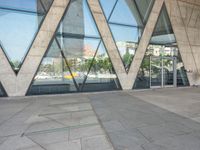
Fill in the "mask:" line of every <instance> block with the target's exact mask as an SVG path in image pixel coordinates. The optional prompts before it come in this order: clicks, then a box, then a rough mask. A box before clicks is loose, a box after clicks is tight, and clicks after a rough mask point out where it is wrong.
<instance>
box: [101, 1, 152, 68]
mask: <svg viewBox="0 0 200 150" xmlns="http://www.w3.org/2000/svg"><path fill="white" fill-rule="evenodd" d="M147 1H148V2H146V3H145V5H146V6H145V8H146V7H147V8H149V9H151V8H152V4H151V3H152V2H150V1H151V0H147ZM152 1H154V0H152ZM106 2H107V1H105V0H100V3H101V5H102V7H103V10H104V13H105V15H106V18H107V20H108V23H109V26H110V29H111V32H112V35H113V38H114V40H115V42H116V45H117V48H118V51H119V54H120V56H121V58H122V60H123V63H124V67H125V70H126V71H127V72H128V71H129V68H130V65H131V63H132V60H133V57H134V55H135V51H136V49H137V46H138V44H139V40H140V38H141V35H142V32H143V30H144V24H143V18H142V16H141V14H140V10H138V6H137V4H140V2H137V3H136V2H134V1H133V0H117V1H116V2H114V1H112V2H110V4H109V6H107V5H106ZM140 5H141V4H140ZM122 10H123V11H122ZM142 11H143V12H145V14H144V15H146V16H148V14H149V13H150V11H149V12H147V11H148V10H145V11H144V10H142ZM108 16H110V17H108Z"/></svg>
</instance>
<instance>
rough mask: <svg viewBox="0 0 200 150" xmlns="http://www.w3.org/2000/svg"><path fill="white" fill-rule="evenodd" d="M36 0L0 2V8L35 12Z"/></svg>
mask: <svg viewBox="0 0 200 150" xmlns="http://www.w3.org/2000/svg"><path fill="white" fill-rule="evenodd" d="M37 4H38V0H0V7H3V8H9V9H17V10H26V11H33V12H37Z"/></svg>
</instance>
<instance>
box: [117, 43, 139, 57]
mask: <svg viewBox="0 0 200 150" xmlns="http://www.w3.org/2000/svg"><path fill="white" fill-rule="evenodd" d="M137 45H138V44H137V43H133V42H117V47H118V49H119V50H120V52H121V55H122V56H123V55H125V54H126V52H127V51H128V53H129V54H132V55H134V54H135V51H136V49H137Z"/></svg>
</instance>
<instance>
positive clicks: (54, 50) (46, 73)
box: [28, 40, 77, 95]
mask: <svg viewBox="0 0 200 150" xmlns="http://www.w3.org/2000/svg"><path fill="white" fill-rule="evenodd" d="M75 91H77V89H76V86H75V84H74V81H73V76H72V75H71V72H70V70H69V67H68V66H67V65H66V62H65V59H64V58H62V55H61V51H60V49H59V46H58V45H57V42H56V41H55V40H54V41H53V43H52V46H51V47H50V49H49V51H48V52H47V54H46V55H45V57H44V58H43V60H42V63H41V65H40V67H39V70H38V72H37V74H36V76H35V78H34V81H33V85H32V86H31V88H30V90H29V92H28V95H35V94H37V95H38V94H56V93H66V92H75Z"/></svg>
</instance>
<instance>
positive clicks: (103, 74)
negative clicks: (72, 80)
mask: <svg viewBox="0 0 200 150" xmlns="http://www.w3.org/2000/svg"><path fill="white" fill-rule="evenodd" d="M113 89H115V90H117V89H120V86H119V83H118V80H117V76H116V74H115V72H114V69H113V67H112V63H111V61H110V59H109V57H108V55H107V52H106V50H105V47H104V45H103V43H101V45H100V47H99V49H98V51H97V53H96V56H95V59H94V60H92V66H91V68H90V72H89V74H88V75H87V80H86V83H85V84H84V86H83V91H108V90H113Z"/></svg>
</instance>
